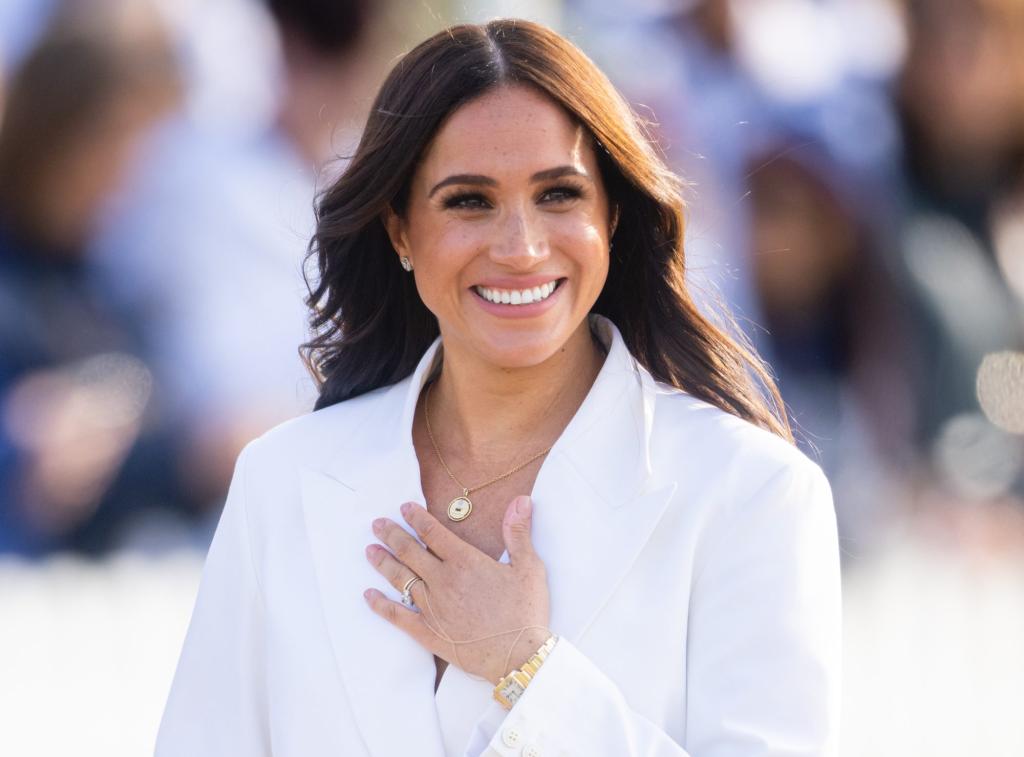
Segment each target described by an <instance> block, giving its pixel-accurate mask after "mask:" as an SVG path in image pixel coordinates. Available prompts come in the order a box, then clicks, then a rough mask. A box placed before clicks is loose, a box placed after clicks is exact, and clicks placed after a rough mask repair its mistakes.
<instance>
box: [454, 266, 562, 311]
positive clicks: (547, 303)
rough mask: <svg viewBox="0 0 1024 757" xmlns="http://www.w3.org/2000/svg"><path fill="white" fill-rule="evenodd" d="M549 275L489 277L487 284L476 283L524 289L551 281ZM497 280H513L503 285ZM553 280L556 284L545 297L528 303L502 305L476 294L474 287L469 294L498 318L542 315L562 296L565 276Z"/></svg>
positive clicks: (501, 287)
mask: <svg viewBox="0 0 1024 757" xmlns="http://www.w3.org/2000/svg"><path fill="white" fill-rule="evenodd" d="M551 280H552V279H551V277H550V276H548V277H546V278H544V277H537V276H532V277H530V278H525V277H524V278H521V279H514V280H510V279H489V280H488V283H487V284H478V285H477V286H484V287H493V288H495V289H526V288H528V287H534V286H540V285H541V284H546V283H548V282H549V281H551ZM498 281H505V282H513V281H514V283H506V284H505V285H504V286H502V285H501V284H498V283H494V282H498ZM555 281H557V282H558V286H556V287H555V291H553V292H552V293H551V294H550V295H548V297H547V299H544V300H541V301H540V302H531V303H530V304H529V305H503V304H500V303H497V302H491V301H490V300H485V299H484V298H483V297H481V296H480V295H479V294H477V292H476V289H475V287H470V288H469V294H470V296H471V297H472V298H473V300H474V301H475V302H476V303H477V304H478V305H479V306H480V307H481V308H482V309H483V310H484V312H487V313H490V314H491V315H495V316H497V317H499V318H533V317H535V316H538V315H542V314H544V313H546V312H547V311H548V310H550V309H551V308H552V307H554V304H555V301H556V300H559V299H560V298H561V296H562V290H563V289H565V284H566V282H567V281H568V279H566V278H565V277H561V278H557V279H555Z"/></svg>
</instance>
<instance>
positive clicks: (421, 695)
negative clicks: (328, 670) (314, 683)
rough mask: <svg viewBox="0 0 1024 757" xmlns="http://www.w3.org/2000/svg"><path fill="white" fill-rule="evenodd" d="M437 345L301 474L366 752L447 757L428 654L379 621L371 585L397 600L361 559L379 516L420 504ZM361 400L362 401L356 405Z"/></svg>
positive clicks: (320, 578)
mask: <svg viewBox="0 0 1024 757" xmlns="http://www.w3.org/2000/svg"><path fill="white" fill-rule="evenodd" d="M438 346H439V342H435V343H434V345H433V346H431V348H430V349H429V350H428V351H427V353H426V354H425V355H424V356H423V359H422V360H421V361H420V364H419V366H418V367H417V368H416V371H415V372H414V374H413V375H412V376H411V377H410V378H408V379H406V380H404V381H402V382H399V383H398V384H396V385H394V386H392V387H391V388H389V389H386V390H383V392H384V396H378V397H365V398H364V399H363V401H369V402H372V403H373V407H372V410H371V412H370V415H369V417H368V418H365V419H364V420H363V421H361V422H359V423H358V424H357V427H355V428H352V429H339V430H338V432H339V434H345V435H346V438H345V441H344V442H343V444H342V445H341V448H340V449H337V450H336V451H335V452H334V454H333V455H332V457H331V459H330V460H329V461H328V462H327V463H325V464H323V465H322V466H319V469H316V470H314V469H304V470H302V471H301V472H300V480H301V488H302V492H301V494H302V505H303V512H304V515H305V519H306V532H307V536H308V539H309V544H310V548H311V551H312V555H313V562H314V565H315V570H316V576H317V582H318V584H319V591H320V599H321V602H322V604H323V609H324V618H325V621H326V624H327V629H328V633H329V635H330V638H331V643H332V646H333V648H334V655H335V661H336V663H337V665H338V668H339V669H340V671H341V678H342V682H343V684H344V686H345V689H346V691H347V694H348V699H349V702H350V703H351V706H352V710H353V712H354V713H355V717H356V720H357V721H358V727H359V730H360V732H361V733H362V735H363V739H364V741H365V743H366V747H367V751H368V752H369V754H371V755H390V754H421V755H425V756H426V757H444V755H445V752H444V746H443V742H442V738H441V730H440V725H439V723H438V720H437V710H436V708H435V707H434V679H435V676H436V669H435V667H434V656H433V655H432V654H431V653H430V652H428V651H427V650H426V649H424V648H423V647H422V646H420V644H419V643H417V642H416V641H415V640H414V639H412V637H410V636H408V635H407V634H406V633H404V632H403V631H401V630H399V629H397V628H395V627H394V626H392V625H391V624H390V623H388V622H387V621H386V620H384V619H383V618H381V617H379V616H378V615H376V614H375V613H374V612H373V611H372V610H370V608H369V606H367V604H366V600H364V599H363V591H364V590H365V589H367V588H369V587H374V588H377V589H379V590H380V591H382V592H384V594H385V595H387V596H388V597H390V598H391V599H395V600H397V599H398V598H399V593H398V592H397V591H396V590H395V589H394V587H392V586H391V585H390V584H389V583H388V582H387V581H386V580H385V579H384V577H383V576H381V575H380V573H378V572H377V571H376V570H375V569H374V568H373V566H371V565H370V563H369V562H368V561H367V560H366V558H365V556H364V555H365V548H366V545H368V544H372V543H374V542H375V541H377V537H376V536H375V535H374V533H373V530H372V528H371V523H372V521H373V520H374V519H375V518H378V517H381V516H384V517H387V518H390V519H391V520H392V521H394V522H396V523H399V524H403V523H404V522H405V521H404V519H403V518H402V514H401V511H400V510H399V506H400V505H401V504H402V503H403V502H407V501H418V502H422V501H423V490H422V487H421V485H420V479H419V465H418V463H417V460H416V453H415V450H414V448H413V445H412V418H413V414H414V412H415V408H416V398H417V397H418V395H419V391H418V390H417V391H411V386H413V385H415V386H417V387H420V386H422V385H423V383H424V382H425V380H426V378H427V376H428V375H429V370H430V369H431V368H432V366H433V363H434V358H435V356H436V355H437V351H438ZM355 401H356V402H359V401H360V400H358V399H357V400H355Z"/></svg>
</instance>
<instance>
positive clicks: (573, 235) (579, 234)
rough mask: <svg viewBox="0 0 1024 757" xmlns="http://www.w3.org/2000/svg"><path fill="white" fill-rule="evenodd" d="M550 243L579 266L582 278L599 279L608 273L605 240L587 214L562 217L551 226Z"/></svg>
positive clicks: (600, 230) (602, 231) (606, 243)
mask: <svg viewBox="0 0 1024 757" xmlns="http://www.w3.org/2000/svg"><path fill="white" fill-rule="evenodd" d="M551 241H552V243H553V246H554V247H555V248H556V249H558V250H560V251H561V252H562V253H563V254H565V255H566V256H568V257H569V258H570V259H571V260H572V261H573V263H574V264H575V265H576V266H578V267H579V269H580V271H579V273H580V275H581V276H582V277H583V279H585V280H587V281H590V280H592V279H600V281H601V282H602V283H603V281H604V278H605V276H606V275H607V273H608V241H607V238H606V236H605V231H604V228H603V226H601V225H600V224H599V223H598V222H596V221H594V219H593V218H591V217H589V216H583V217H581V216H577V217H571V216H569V217H566V218H565V219H563V220H561V221H560V222H559V223H557V224H556V225H555V227H554V228H553V229H552V239H551Z"/></svg>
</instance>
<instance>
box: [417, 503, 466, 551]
mask: <svg viewBox="0 0 1024 757" xmlns="http://www.w3.org/2000/svg"><path fill="white" fill-rule="evenodd" d="M401 510H402V517H404V518H405V521H406V522H407V523H408V524H409V525H410V526H412V527H413V528H414V529H415V530H416V534H417V535H418V536H419V537H420V539H422V540H423V543H424V544H426V545H427V546H428V547H429V548H430V551H431V552H433V553H434V554H435V555H437V556H438V557H439V558H440V559H442V560H450V559H452V558H454V557H456V556H458V555H459V553H460V552H465V551H467V550H476V547H474V546H473V545H472V544H470V543H469V542H466V541H464V540H463V539H460V538H459V537H458V536H457V535H456V534H455V533H453V532H452V531H451V530H450V529H448V528H447V527H446V526H445V525H444V524H443V523H441V521H439V520H438V519H437V518H435V517H434V516H433V515H431V514H430V513H429V512H428V511H427V509H426V508H424V507H421V506H420V505H417V504H416V503H415V502H406V503H405V504H404V505H402V507H401ZM477 551H478V550H477Z"/></svg>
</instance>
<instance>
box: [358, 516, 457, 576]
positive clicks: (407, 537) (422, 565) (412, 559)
mask: <svg viewBox="0 0 1024 757" xmlns="http://www.w3.org/2000/svg"><path fill="white" fill-rule="evenodd" d="M373 532H374V534H376V535H377V538H378V539H380V540H381V541H382V542H383V543H384V544H385V545H387V547H388V549H390V550H391V552H392V554H394V556H395V557H397V558H398V559H399V560H400V561H401V562H403V563H404V564H405V565H407V566H408V567H409V568H411V569H412V570H413V571H414V572H415V573H416V575H418V576H423V577H424V578H426V577H427V576H432V575H434V573H435V571H436V570H437V568H438V567H440V565H441V561H440V560H439V559H438V558H436V557H434V556H433V555H432V554H430V553H429V552H427V550H426V548H425V547H424V546H423V545H422V544H420V543H419V542H418V541H416V539H415V538H414V537H413V535H412V534H410V533H409V532H408V531H406V530H405V529H404V528H402V527H401V526H400V525H398V524H397V523H395V522H394V521H391V520H388V519H387V518H378V519H377V520H375V521H374V522H373Z"/></svg>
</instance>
